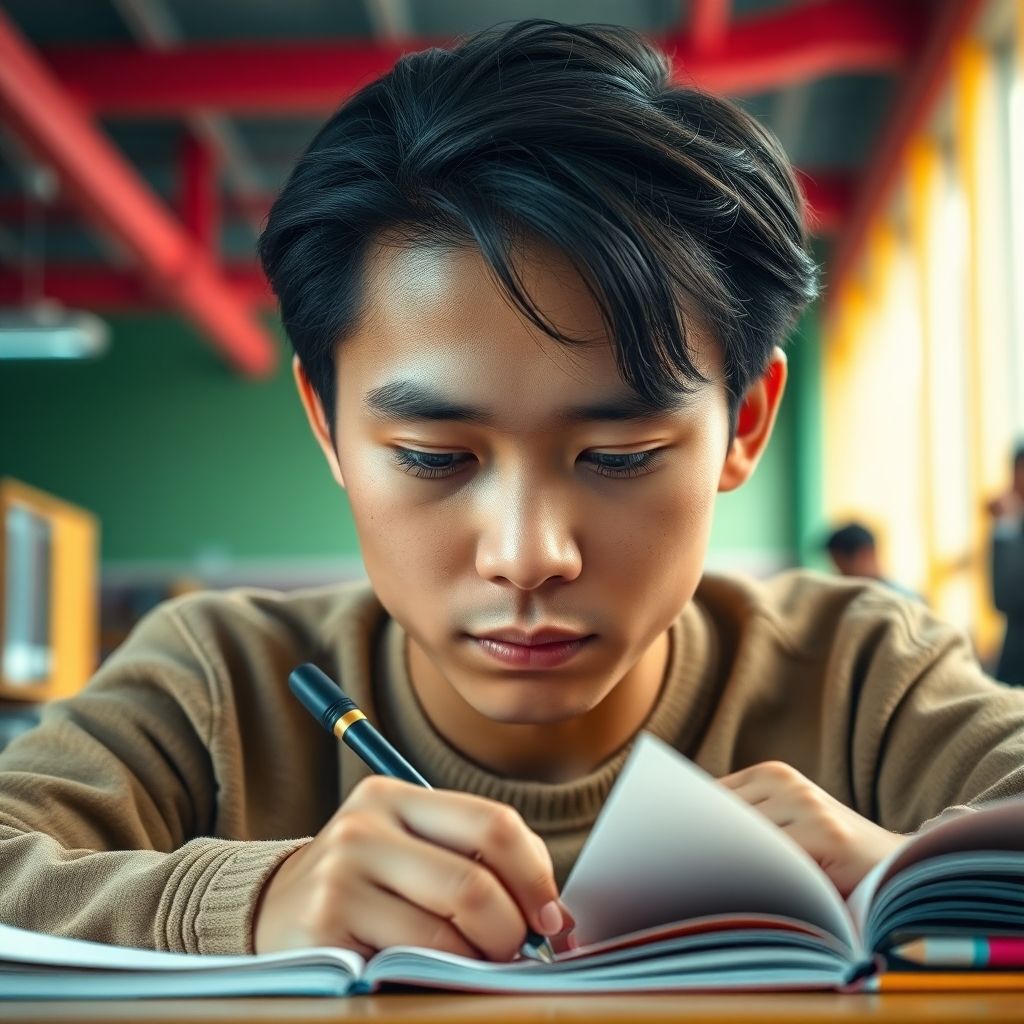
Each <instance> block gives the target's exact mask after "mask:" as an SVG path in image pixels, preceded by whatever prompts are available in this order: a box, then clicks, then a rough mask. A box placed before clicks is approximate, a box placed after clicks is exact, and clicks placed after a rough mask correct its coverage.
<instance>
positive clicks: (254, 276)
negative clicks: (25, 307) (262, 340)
mask: <svg viewBox="0 0 1024 1024" xmlns="http://www.w3.org/2000/svg"><path fill="white" fill-rule="evenodd" d="M221 277H222V279H223V282H224V287H225V288H226V289H228V290H229V291H230V292H231V294H232V296H233V297H234V299H235V301H236V302H237V303H239V304H240V305H244V306H246V307H247V308H249V309H251V310H257V311H258V310H272V309H273V308H274V296H273V294H272V293H271V291H270V287H269V285H268V284H267V279H266V278H265V277H264V276H263V274H262V272H261V271H260V269H259V268H258V267H256V266H255V265H252V266H242V267H226V268H224V269H223V270H222V271H221ZM42 292H43V294H44V295H45V296H47V297H48V298H51V299H57V300H58V301H60V302H63V303H64V304H65V305H66V306H76V307H78V308H80V309H91V310H95V311H98V312H111V311H118V310H154V309H163V308H165V306H164V305H163V304H162V303H161V302H160V301H159V298H158V297H157V296H155V295H154V294H153V292H152V291H151V290H150V289H149V288H148V287H147V286H146V283H145V282H144V281H142V280H141V279H140V278H139V276H138V275H137V274H132V273H129V272H126V271H120V270H111V269H110V268H108V267H101V266H96V267H92V266H71V267H68V266H53V265H51V266H47V267H46V269H45V271H44V273H43V281H42ZM23 296H24V288H23V287H22V284H21V281H20V279H19V278H18V276H17V275H16V274H12V273H9V272H5V273H0V304H9V305H13V304H16V303H19V302H21V301H22V300H23Z"/></svg>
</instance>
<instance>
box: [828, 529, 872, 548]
mask: <svg viewBox="0 0 1024 1024" xmlns="http://www.w3.org/2000/svg"><path fill="white" fill-rule="evenodd" d="M874 546H875V535H874V534H873V533H872V532H871V531H870V530H869V529H868V528H867V527H866V526H864V524H863V523H847V524H846V526H841V527H839V529H838V530H834V531H833V532H832V533H830V534H829V536H828V539H827V540H826V541H825V547H826V549H827V550H828V551H830V552H831V553H832V554H833V555H855V554H857V552H858V551H863V550H864V548H873V547H874Z"/></svg>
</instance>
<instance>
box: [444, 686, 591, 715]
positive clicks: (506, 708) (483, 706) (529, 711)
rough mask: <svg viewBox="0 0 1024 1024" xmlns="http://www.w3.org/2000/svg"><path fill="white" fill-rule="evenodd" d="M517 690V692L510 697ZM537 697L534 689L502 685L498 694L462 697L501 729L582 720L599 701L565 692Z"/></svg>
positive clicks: (546, 693)
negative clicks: (512, 726) (500, 726)
mask: <svg viewBox="0 0 1024 1024" xmlns="http://www.w3.org/2000/svg"><path fill="white" fill-rule="evenodd" d="M510 689H514V690H515V691H517V692H514V693H510V692H509V690H510ZM545 690H546V691H547V692H545V693H543V694H541V695H538V693H537V688H536V687H535V686H525V685H524V686H515V685H514V684H513V686H512V687H510V686H509V683H508V682H503V683H501V684H500V687H499V688H498V691H499V692H492V693H486V694H482V693H480V692H479V691H478V692H476V693H472V694H469V693H463V694H462V699H463V700H465V701H466V703H467V704H469V705H470V707H472V708H473V710H474V711H476V712H477V714H479V715H483V717H484V718H489V719H490V720H491V721H492V722H500V723H501V724H502V725H557V724H559V723H561V722H569V721H572V720H573V719H575V718H580V717H582V716H583V715H585V714H587V712H589V711H592V710H593V708H594V707H595V706H596V704H597V703H598V701H596V700H587V699H583V698H581V697H579V696H577V695H574V694H569V693H566V692H565V691H564V690H560V691H559V692H552V690H551V688H550V685H548V686H547V687H545Z"/></svg>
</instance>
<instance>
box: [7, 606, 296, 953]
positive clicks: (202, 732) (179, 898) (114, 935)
mask: <svg viewBox="0 0 1024 1024" xmlns="http://www.w3.org/2000/svg"><path fill="white" fill-rule="evenodd" d="M212 685H213V684H212V680H211V678H210V677H209V672H208V669H207V667H206V666H205V665H204V663H203V660H202V658H201V656H200V654H199V652H198V650H197V649H196V648H195V646H194V644H193V643H192V641H191V639H190V636H189V634H188V633H187V632H186V630H185V629H184V627H183V626H182V625H181V623H180V621H179V620H178V618H177V616H176V612H175V611H174V606H173V605H170V606H163V607H161V608H159V609H157V610H156V611H155V612H153V613H151V614H150V615H149V616H147V618H146V619H144V620H143V621H142V622H141V623H140V624H139V626H137V627H136V629H135V630H134V631H133V633H132V635H131V636H130V637H129V638H128V639H127V640H126V641H125V643H124V644H123V645H122V647H121V648H120V649H119V650H118V651H117V652H115V654H114V655H112V656H111V657H110V658H109V659H108V660H107V661H106V662H105V663H104V665H103V666H102V667H101V668H100V670H99V671H98V672H97V673H96V675H95V676H94V677H93V679H92V680H91V681H90V683H89V684H88V686H87V687H86V688H85V689H84V690H83V691H82V692H81V693H80V694H78V695H77V696H75V697H73V698H71V699H69V700H66V701H61V702H58V703H55V704H53V705H50V706H48V707H47V708H46V709H45V710H44V712H43V717H42V721H41V722H40V724H39V725H38V726H37V727H36V728H35V729H32V730H31V731H29V732H28V733H25V734H24V735H22V736H20V737H18V738H17V739H15V740H14V741H13V742H12V743H11V744H10V745H9V746H8V747H7V748H6V749H5V750H4V751H3V752H2V753H0V921H2V922H4V923H6V924H11V925H16V926H19V927H22V928H29V929H33V930H36V931H43V932H48V933H50V934H53V935H62V936H68V937H72V938H81V939H93V940H96V941H101V942H111V943H116V944H120V945H129V946H136V947H142V948H152V949H163V950H173V951H179V952H188V953H246V952H251V951H252V937H251V936H252V915H253V910H254V907H255V904H256V901H257V899H258V896H259V893H260V890H261V889H262V886H263V884H264V882H265V881H266V879H267V878H268V877H269V876H270V874H271V873H272V872H273V870H274V868H275V867H276V866H277V864H278V863H279V862H280V861H281V860H282V859H283V858H284V857H285V856H286V855H287V854H288V853H290V852H291V851H292V850H294V849H296V848H297V847H298V846H299V845H301V843H302V840H297V841H264V842H245V841H237V840H228V839H221V838H214V837H212V836H211V835H210V832H211V830H212V823H213V820H214V814H215V803H216V796H217V779H216V778H215V776H214V771H213V768H212V762H211V758H210V754H209V744H210V740H211V729H212V728H213V715H212V692H211V687H212Z"/></svg>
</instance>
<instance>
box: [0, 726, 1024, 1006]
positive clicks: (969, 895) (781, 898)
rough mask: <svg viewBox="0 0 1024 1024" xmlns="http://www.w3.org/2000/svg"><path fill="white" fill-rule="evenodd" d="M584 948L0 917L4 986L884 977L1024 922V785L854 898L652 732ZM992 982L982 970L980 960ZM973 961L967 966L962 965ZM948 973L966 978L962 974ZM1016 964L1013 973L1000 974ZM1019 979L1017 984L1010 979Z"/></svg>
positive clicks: (819, 985) (634, 769) (156, 990)
mask: <svg viewBox="0 0 1024 1024" xmlns="http://www.w3.org/2000/svg"><path fill="white" fill-rule="evenodd" d="M562 899H563V901H564V903H565V904H566V906H567V907H568V908H569V910H570V911H571V912H572V914H573V916H574V917H575V919H576V921H577V928H576V932H575V936H576V938H577V940H578V942H579V943H580V945H579V947H578V948H577V949H574V950H572V951H569V952H562V953H559V954H558V955H557V956H556V958H555V961H554V962H553V963H550V964H544V963H539V962H534V961H528V960H519V961H514V962H511V963H489V962H485V961H480V960H473V959H469V958H465V957H460V956H454V955H450V954H445V953H439V952H435V951H432V950H426V949H418V948H415V947H408V946H396V947H391V948H389V949H387V950H384V951H382V952H380V953H378V954H377V955H375V956H374V957H372V958H371V959H369V961H366V960H364V959H363V958H362V957H361V956H359V955H357V954H356V953H354V952H351V951H347V950H343V949H329V948H324V949H304V950H295V951H288V952H281V953H271V954H261V955H256V956H197V955H190V954H181V953H162V952H154V951H148V950H137V949H125V948H122V947H116V946H108V945H103V944H99V943H91V942H83V941H78V940H71V939H61V938H54V937H51V936H46V935H40V934H36V933H33V932H26V931H21V930H19V929H17V928H10V927H3V926H0V996H3V997H7V998H44V999H46V998H65V999H87V998H104V999H108V998H118V997H125V998H139V997H180V996H183V995H189V996H243V995H309V996H312V995H330V996H340V995H353V994H359V993H365V992H372V991H376V990H378V989H379V988H380V987H381V986H384V985H387V986H391V985H405V986H408V985H415V986H425V987H436V988H444V989H457V990H466V991H492V992H509V993H526V992H549V993H554V992H648V991H715V990H731V991H734V990H803V989H838V990H845V991H857V990H875V991H877V990H878V989H879V988H882V989H884V988H885V987H886V986H885V985H884V984H880V982H879V978H883V979H884V977H885V976H886V953H887V951H888V950H889V949H890V948H891V947H893V946H894V945H896V944H898V941H901V940H902V938H905V937H906V936H921V935H937V934H960V933H963V934H987V935H992V934H1021V935H1024V800H1021V799H1012V800H1006V801H1001V802H999V803H993V804H990V805H988V806H987V807H985V808H984V809H982V810H978V811H976V812H974V813H972V814H968V815H964V816H962V817H959V818H954V819H951V820H948V821H944V822H942V823H940V824H938V825H936V826H935V827H933V828H932V829H930V830H928V831H927V832H925V833H922V834H921V835H918V836H915V837H911V838H908V840H907V841H906V843H904V844H903V845H902V846H900V847H899V848H898V849H897V850H896V851H895V853H893V854H892V855H891V856H890V857H888V858H887V859H886V860H885V861H883V862H882V863H880V864H879V865H877V867H876V868H875V870H873V871H872V872H871V873H870V874H869V875H868V876H867V877H866V878H865V879H864V880H863V881H862V883H861V884H860V886H859V887H858V888H857V890H856V891H855V892H854V893H853V895H852V896H851V897H850V899H849V900H848V901H844V900H843V899H842V897H841V896H840V895H839V893H838V891H837V890H836V888H835V887H834V886H833V884H832V883H831V881H830V880H829V879H828V877H827V876H826V875H825V873H824V872H823V871H822V870H821V869H820V868H819V867H818V865H817V864H816V863H815V862H814V861H813V860H812V859H811V857H809V856H808V855H807V854H806V853H805V852H804V851H803V850H802V849H801V848H800V847H799V846H797V845H796V844H795V843H794V842H793V841H792V840H790V838H789V837H788V836H787V835H786V834H785V833H783V832H782V831H781V830H780V829H778V828H776V827H775V826H774V825H772V824H771V823H769V822H768V821H767V820H766V819H764V818H763V817H762V816H761V815H760V814H759V813H758V812H757V811H755V810H754V809H753V808H751V807H750V806H748V805H747V804H746V803H744V802H743V801H742V800H741V799H740V798H739V797H737V796H736V795H735V794H734V793H732V792H731V791H730V790H728V789H726V788H725V787H723V786H720V785H719V784H718V783H717V782H715V780H714V779H712V778H711V777H710V776H709V775H707V774H706V773H705V772H703V771H702V770H701V769H700V768H698V767H697V766H696V765H694V764H693V763H692V762H690V761H688V760H687V759H686V758H685V757H683V756H682V755H680V754H679V753H677V752H676V751H675V750H673V749H672V748H671V747H669V746H667V745H666V744H664V743H662V742H661V741H660V740H658V739H656V738H654V737H653V736H650V735H648V734H642V735H641V736H639V737H638V739H637V741H636V743H635V744H634V746H633V749H632V751H631V753H630V756H629V758H628V759H627V762H626V764H625V766H624V768H623V771H622V773H621V775H620V777H619V779H618V781H617V782H616V784H615V786H614V788H613V789H612V792H611V794H610V795H609V798H608V800H607V801H606V804H605V806H604V807H603V808H602V811H601V813H600V815H599V816H598V819H597V821H596V823H595V825H594V828H593V830H592V832H591V835H590V837H589V838H588V840H587V842H586V844H585V846H584V848H583V850H582V852H581V854H580V856H579V859H578V860H577V863H576V865H575V866H574V868H573V871H572V873H571V875H570V877H569V879H568V880H567V882H566V885H565V887H564V889H563V892H562ZM968 974H969V975H970V977H971V979H972V980H971V983H970V986H968V985H965V987H977V982H978V977H979V975H978V973H977V972H968ZM959 976H960V977H967V975H959ZM942 977H944V978H947V979H949V978H952V979H953V981H952V982H949V981H946V982H943V984H944V985H946V986H949V985H954V986H955V984H956V982H955V979H956V978H957V977H958V975H957V974H955V973H952V974H951V973H950V972H944V973H943V974H942ZM1008 978H1009V976H1008V975H1002V976H1001V979H1002V983H1003V987H1005V986H1006V982H1007V979H1008ZM1011 983H1012V982H1011Z"/></svg>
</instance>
